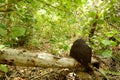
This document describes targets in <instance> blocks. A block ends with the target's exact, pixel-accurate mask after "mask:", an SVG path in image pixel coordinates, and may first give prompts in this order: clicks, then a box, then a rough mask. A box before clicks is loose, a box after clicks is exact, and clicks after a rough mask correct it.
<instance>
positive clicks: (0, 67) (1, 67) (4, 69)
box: [0, 64, 7, 72]
mask: <svg viewBox="0 0 120 80" xmlns="http://www.w3.org/2000/svg"><path fill="white" fill-rule="evenodd" d="M0 70H2V71H3V72H7V67H6V65H3V64H0Z"/></svg>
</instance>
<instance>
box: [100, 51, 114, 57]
mask: <svg viewBox="0 0 120 80" xmlns="http://www.w3.org/2000/svg"><path fill="white" fill-rule="evenodd" d="M102 56H103V57H105V58H107V57H111V56H112V51H111V50H105V51H103V53H102Z"/></svg>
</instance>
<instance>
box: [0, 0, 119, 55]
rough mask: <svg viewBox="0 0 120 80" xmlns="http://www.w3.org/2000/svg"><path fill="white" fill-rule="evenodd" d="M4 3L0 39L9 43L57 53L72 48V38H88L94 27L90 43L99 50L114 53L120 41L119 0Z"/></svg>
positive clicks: (0, 7) (0, 23) (103, 53)
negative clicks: (113, 50)
mask: <svg viewBox="0 0 120 80" xmlns="http://www.w3.org/2000/svg"><path fill="white" fill-rule="evenodd" d="M7 3H8V5H5V4H7ZM0 4H2V5H3V6H0V13H1V14H0V15H1V18H0V19H1V21H0V41H1V44H5V45H7V46H11V47H19V46H29V47H40V48H42V47H45V50H47V51H49V52H51V53H54V54H56V53H59V52H60V51H69V49H70V45H69V44H70V43H71V40H72V41H73V40H75V39H76V38H79V37H82V38H84V39H86V41H88V39H89V34H90V30H92V28H93V27H94V28H95V31H94V35H93V36H92V37H91V39H90V40H91V41H92V43H93V44H90V46H91V47H92V48H93V50H94V51H96V52H97V53H98V54H100V55H103V56H104V57H110V56H112V49H111V46H116V45H117V44H118V42H120V38H119V37H120V35H119V34H120V31H119V26H120V24H119V23H120V22H119V21H120V12H119V9H120V6H119V4H120V2H119V0H91V1H90V0H73V1H69V0H68V1H67V0H62V1H56V0H45V1H44V0H40V1H36V0H17V1H16V0H11V1H8V2H6V1H4V0H1V1H0ZM1 9H2V10H1ZM3 10H4V12H2V11H3ZM95 24H97V25H95ZM99 36H100V37H99ZM111 37H114V38H115V40H110V38H111ZM44 44H47V46H44ZM42 49H43V48H42Z"/></svg>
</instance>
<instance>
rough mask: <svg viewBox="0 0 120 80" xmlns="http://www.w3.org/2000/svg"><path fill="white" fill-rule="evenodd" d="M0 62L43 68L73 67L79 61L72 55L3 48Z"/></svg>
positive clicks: (0, 52)
mask: <svg viewBox="0 0 120 80" xmlns="http://www.w3.org/2000/svg"><path fill="white" fill-rule="evenodd" d="M92 62H94V60H92ZM0 64H7V65H13V66H31V67H33V66H35V67H43V68H73V67H74V68H75V67H78V64H79V63H78V62H77V61H76V60H75V59H73V58H72V57H57V56H55V55H52V54H49V53H44V52H40V53H38V52H36V53H32V52H29V51H25V50H19V49H11V48H4V49H1V50H0Z"/></svg>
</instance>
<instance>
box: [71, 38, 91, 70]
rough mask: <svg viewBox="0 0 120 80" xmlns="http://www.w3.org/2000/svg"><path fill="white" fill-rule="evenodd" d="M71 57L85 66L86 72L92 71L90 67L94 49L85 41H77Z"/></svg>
mask: <svg viewBox="0 0 120 80" xmlns="http://www.w3.org/2000/svg"><path fill="white" fill-rule="evenodd" d="M70 56H71V57H73V58H74V59H75V60H77V61H78V62H79V63H80V64H81V65H83V66H84V67H85V68H86V71H92V68H91V67H90V66H89V64H90V63H91V57H92V49H91V48H90V47H89V46H88V45H87V44H86V43H85V41H84V40H83V39H77V40H76V41H74V42H73V45H72V47H71V49H70Z"/></svg>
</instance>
